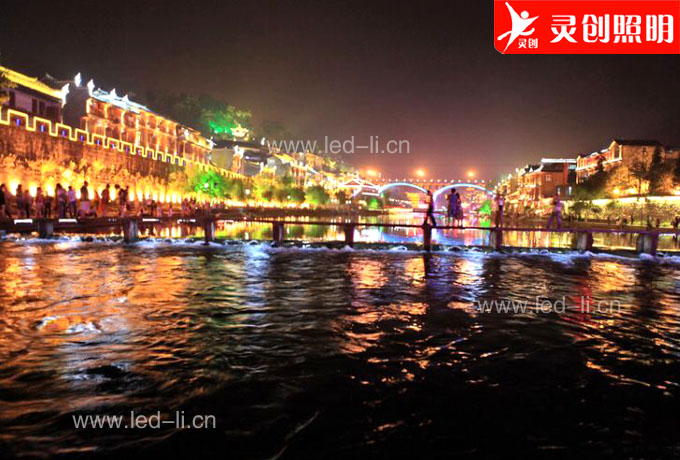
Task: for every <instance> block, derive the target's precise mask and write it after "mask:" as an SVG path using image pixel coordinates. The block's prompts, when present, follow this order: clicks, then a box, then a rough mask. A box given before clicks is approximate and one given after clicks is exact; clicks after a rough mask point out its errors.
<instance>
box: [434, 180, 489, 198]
mask: <svg viewBox="0 0 680 460" xmlns="http://www.w3.org/2000/svg"><path fill="white" fill-rule="evenodd" d="M457 187H460V188H467V187H471V188H475V189H477V190H481V191H482V192H486V193H487V194H488V195H490V196H493V195H494V193H493V192H492V191H491V190H487V189H485V188H484V187H482V186H481V185H479V184H470V183H468V182H459V183H458V184H449V185H446V186H444V187H442V188H440V189H439V190H437V191H436V192H434V193H433V194H432V195H433V198H434V199H435V200H436V199H437V198H438V197H439V195H441V194H442V193H444V192H446V191H447V190H451V189H452V188H457Z"/></svg>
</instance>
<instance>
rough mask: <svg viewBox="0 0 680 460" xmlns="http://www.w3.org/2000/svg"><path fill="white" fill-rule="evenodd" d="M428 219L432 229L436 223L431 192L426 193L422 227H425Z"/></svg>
mask: <svg viewBox="0 0 680 460" xmlns="http://www.w3.org/2000/svg"><path fill="white" fill-rule="evenodd" d="M428 219H430V220H431V221H432V226H433V227H434V226H436V225H437V221H436V220H435V218H434V197H433V196H432V190H428V191H427V213H426V214H425V220H424V221H423V227H424V226H426V225H427V221H428Z"/></svg>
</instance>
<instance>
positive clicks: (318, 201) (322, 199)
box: [306, 185, 331, 205]
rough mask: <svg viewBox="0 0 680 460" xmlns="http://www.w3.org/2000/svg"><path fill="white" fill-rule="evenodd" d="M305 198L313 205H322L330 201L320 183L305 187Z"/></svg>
mask: <svg viewBox="0 0 680 460" xmlns="http://www.w3.org/2000/svg"><path fill="white" fill-rule="evenodd" d="M306 199H307V201H308V202H310V203H312V204H314V205H324V204H327V203H328V202H329V201H330V199H331V197H330V195H329V194H328V192H327V191H326V189H325V188H323V187H322V186H320V185H313V186H311V187H309V188H307V193H306Z"/></svg>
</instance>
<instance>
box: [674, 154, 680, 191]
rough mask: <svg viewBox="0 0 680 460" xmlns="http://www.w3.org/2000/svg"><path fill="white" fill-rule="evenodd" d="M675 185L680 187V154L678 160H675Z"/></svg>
mask: <svg viewBox="0 0 680 460" xmlns="http://www.w3.org/2000/svg"><path fill="white" fill-rule="evenodd" d="M673 185H675V186H676V187H679V186H680V153H679V154H678V159H677V160H675V168H674V169H673Z"/></svg>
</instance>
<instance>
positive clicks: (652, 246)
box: [637, 233, 659, 256]
mask: <svg viewBox="0 0 680 460" xmlns="http://www.w3.org/2000/svg"><path fill="white" fill-rule="evenodd" d="M658 246H659V235H658V234H657V233H641V234H639V235H638V237H637V252H638V253H639V254H649V255H650V256H655V255H656V249H657V247H658Z"/></svg>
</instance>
